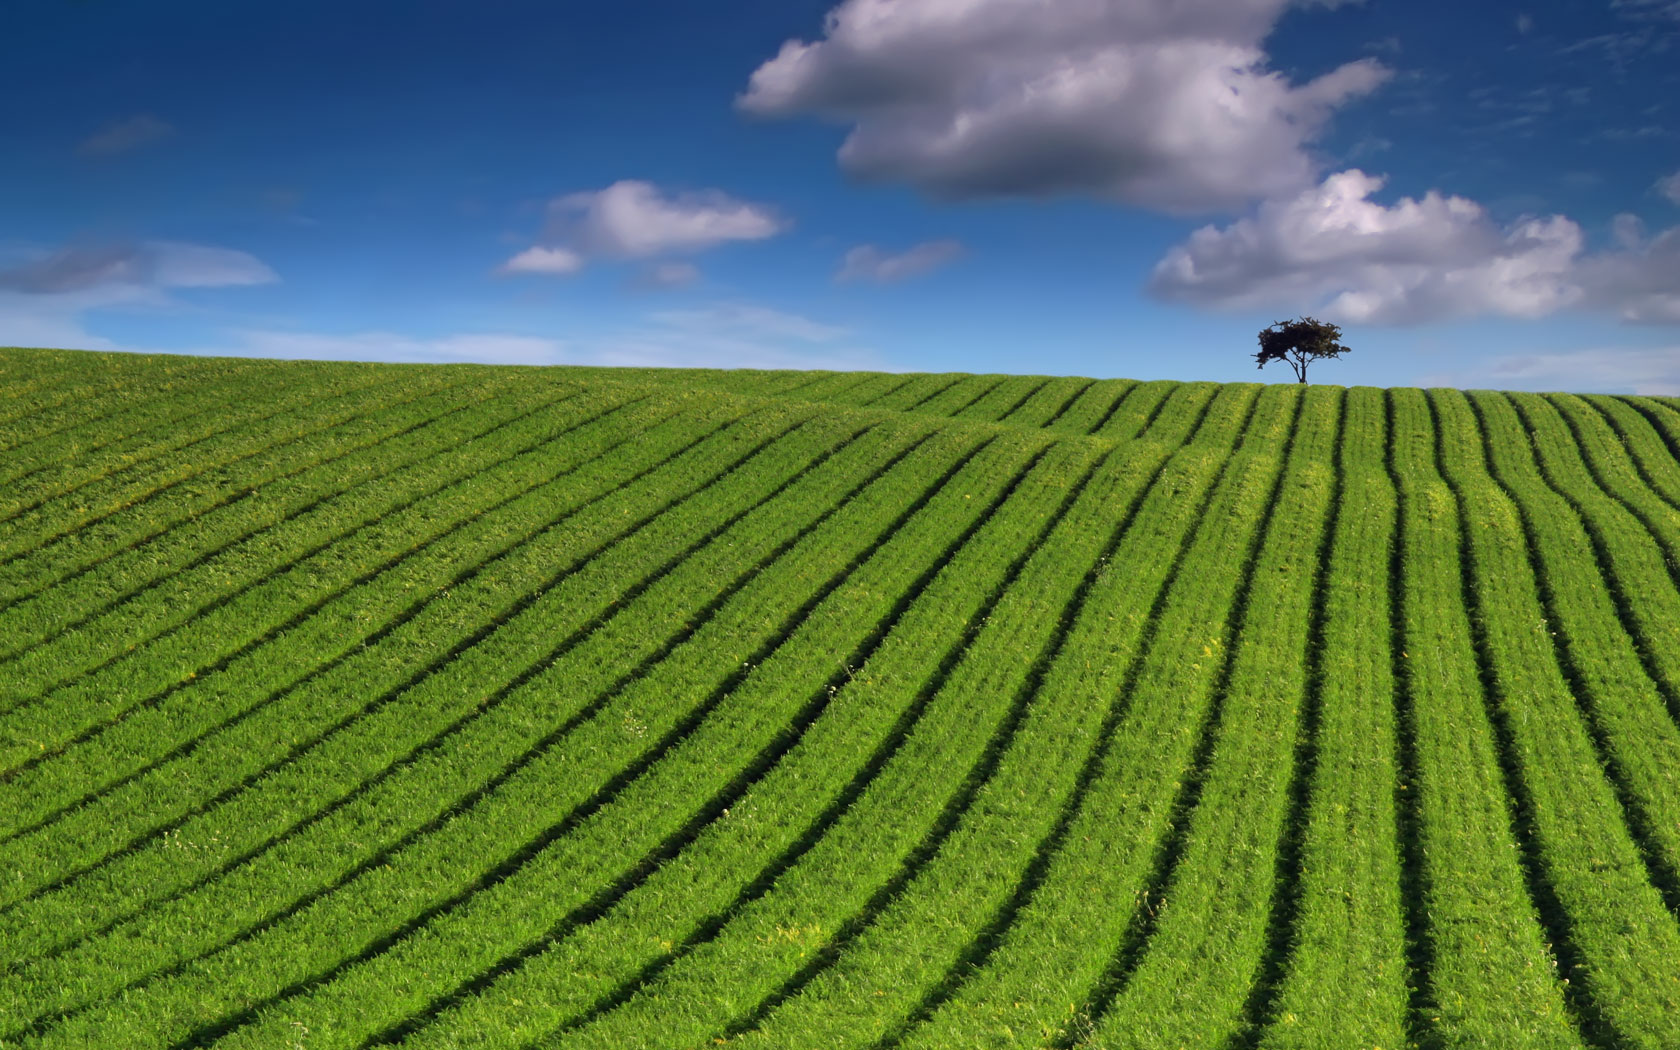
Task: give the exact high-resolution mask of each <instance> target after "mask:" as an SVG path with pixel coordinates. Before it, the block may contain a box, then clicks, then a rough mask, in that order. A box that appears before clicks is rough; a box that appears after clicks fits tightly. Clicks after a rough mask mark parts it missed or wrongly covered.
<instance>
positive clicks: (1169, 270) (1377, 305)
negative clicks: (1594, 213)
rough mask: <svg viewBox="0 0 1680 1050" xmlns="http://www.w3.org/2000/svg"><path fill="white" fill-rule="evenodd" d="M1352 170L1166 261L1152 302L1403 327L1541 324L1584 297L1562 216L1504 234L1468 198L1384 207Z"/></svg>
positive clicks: (1370, 180) (1375, 183)
mask: <svg viewBox="0 0 1680 1050" xmlns="http://www.w3.org/2000/svg"><path fill="white" fill-rule="evenodd" d="M1382 185H1383V180H1382V179H1381V178H1377V177H1373V176H1369V175H1366V174H1365V173H1364V172H1362V171H1359V170H1357V169H1354V170H1349V171H1344V172H1341V173H1339V174H1336V175H1332V176H1330V177H1329V178H1328V179H1326V180H1325V181H1324V182H1323V183H1322V184H1321V185H1320V186H1318V187H1316V188H1314V189H1312V190H1309V191H1307V192H1305V193H1302V194H1300V195H1299V196H1296V197H1294V198H1292V199H1288V200H1281V201H1269V202H1267V203H1265V204H1262V205H1261V206H1260V208H1259V210H1258V212H1257V213H1256V214H1255V215H1254V216H1252V217H1249V218H1244V219H1241V220H1239V221H1237V222H1235V223H1233V224H1231V225H1230V226H1227V227H1225V228H1223V229H1219V228H1216V227H1214V226H1204V227H1202V228H1201V229H1199V230H1196V231H1195V232H1194V233H1192V234H1191V235H1190V239H1189V240H1188V241H1186V242H1185V243H1183V244H1181V245H1178V246H1177V247H1175V248H1173V249H1172V250H1171V251H1169V252H1168V253H1167V256H1166V257H1165V258H1164V259H1162V260H1161V261H1160V262H1159V263H1158V264H1157V265H1156V267H1155V270H1154V272H1153V274H1152V275H1151V278H1150V282H1149V290H1150V291H1151V293H1153V294H1154V295H1156V296H1158V297H1160V298H1163V299H1170V300H1178V301H1182V302H1190V303H1197V304H1201V305H1208V306H1219V307H1236V308H1257V307H1261V306H1271V307H1288V308H1296V307H1306V308H1309V309H1312V310H1316V311H1318V312H1321V313H1323V314H1324V315H1325V316H1326V318H1327V319H1329V320H1340V321H1349V322H1367V323H1375V324H1408V323H1415V322H1421V321H1428V320H1437V319H1442V318H1449V317H1464V316H1471V315H1475V314H1485V313H1492V314H1501V315H1504V316H1508V317H1530V318H1531V317H1540V316H1543V315H1545V314H1548V313H1551V312H1553V311H1555V310H1559V309H1562V308H1565V307H1568V306H1573V305H1576V304H1577V303H1579V302H1580V301H1582V299H1583V298H1584V297H1585V291H1584V289H1583V288H1582V287H1581V285H1580V283H1579V281H1578V275H1577V274H1576V260H1577V256H1578V255H1579V254H1580V252H1581V247H1582V235H1581V230H1580V227H1579V226H1577V225H1576V224H1575V223H1574V222H1571V221H1570V220H1569V219H1567V218H1564V217H1563V216H1561V215H1554V216H1552V217H1550V218H1547V219H1537V218H1524V219H1522V220H1520V221H1518V222H1517V223H1515V224H1514V225H1512V226H1511V227H1510V228H1508V229H1504V230H1501V229H1499V228H1498V227H1496V226H1495V225H1494V223H1493V222H1492V221H1491V220H1490V219H1489V218H1488V216H1487V213H1486V212H1485V210H1484V209H1483V208H1482V207H1481V206H1480V205H1478V204H1476V203H1475V202H1474V201H1470V200H1467V199H1465V198H1463V197H1443V196H1441V195H1440V194H1439V193H1437V192H1435V191H1433V190H1432V191H1430V192H1429V193H1428V194H1426V195H1425V196H1424V197H1423V199H1422V200H1414V199H1413V198H1410V197H1406V198H1402V199H1401V200H1399V201H1398V202H1396V203H1395V204H1393V205H1389V206H1385V205H1382V204H1379V203H1377V202H1375V201H1372V200H1369V199H1368V198H1369V197H1370V195H1371V194H1372V193H1374V192H1375V191H1376V190H1378V189H1379V188H1381V186H1382Z"/></svg>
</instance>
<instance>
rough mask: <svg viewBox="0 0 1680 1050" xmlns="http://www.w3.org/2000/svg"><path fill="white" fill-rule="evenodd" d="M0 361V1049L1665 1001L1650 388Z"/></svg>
mask: <svg viewBox="0 0 1680 1050" xmlns="http://www.w3.org/2000/svg"><path fill="white" fill-rule="evenodd" d="M0 383H3V384H4V387H3V390H4V397H3V399H0V1046H6V1047H32V1048H35V1047H39V1048H55V1050H58V1048H93V1047H99V1048H131V1050H166V1048H169V1050H174V1048H185V1047H200V1046H212V1045H213V1046H216V1047H219V1048H259V1047H261V1048H268V1047H276V1048H278V1047H306V1048H308V1050H360V1048H370V1047H381V1046H388V1045H401V1046H404V1047H410V1048H416V1050H418V1048H427V1050H434V1048H435V1050H442V1048H456V1047H483V1048H497V1050H501V1048H515V1047H518V1048H525V1047H554V1048H562V1047H563V1048H582V1047H590V1048H602V1050H607V1048H611V1050H621V1048H630V1047H649V1048H652V1047H659V1048H666V1047H670V1048H676V1047H695V1048H699V1047H711V1046H727V1047H735V1048H740V1050H746V1048H754V1050H771V1048H776V1050H781V1048H812V1050H817V1048H821V1050H837V1048H843V1047H854V1048H860V1050H861V1048H869V1050H886V1048H903V1050H912V1048H914V1050H933V1048H969V1047H1076V1046H1078V1047H1087V1046H1088V1047H1140V1048H1142V1047H1149V1048H1156V1047H1159V1048H1174V1047H1189V1048H1221V1050H1222V1048H1276V1050H1281V1048H1307V1047H1317V1048H1325V1050H1346V1048H1353V1047H1365V1048H1373V1047H1380V1048H1383V1050H1394V1048H1397V1047H1405V1046H1414V1045H1415V1046H1426V1047H1469V1046H1477V1047H1480V1046H1486V1047H1499V1048H1521V1047H1538V1048H1548V1050H1550V1048H1559V1047H1595V1048H1604V1047H1640V1048H1659V1047H1674V1046H1677V1045H1680V586H1677V581H1680V403H1676V402H1674V401H1671V400H1668V399H1663V398H1650V397H1610V396H1596V395H1595V396H1570V395H1533V394H1503V393H1495V392H1483V391H1477V392H1470V393H1461V392H1457V391H1452V390H1430V391H1422V390H1415V389H1394V390H1387V391H1385V390H1379V389H1375V388H1368V387H1358V388H1352V389H1344V388H1341V387H1335V386H1321V385H1316V384H1315V385H1313V386H1310V387H1300V386H1297V385H1295V384H1279V385H1259V384H1252V383H1232V384H1223V385H1221V384H1213V383H1173V382H1148V383H1134V382H1130V381H1125V380H1103V381H1095V382H1094V381H1090V380H1084V379H1066V378H1056V379H1046V378H1045V377H1010V376H967V375H887V374H873V373H795V372H721V371H705V370H694V371H688V370H682V371H677V370H611V369H582V368H546V369H537V368H507V367H480V366H464V365H448V366H437V365H434V366H419V365H416V366H408V365H368V364H331V363H309V362H289V363H288V362H273V361H257V360H236V359H227V358H189V357H166V356H150V357H148V356H130V355H116V354H111V355H106V354H92V353H76V352H55V351H36V350H4V351H0Z"/></svg>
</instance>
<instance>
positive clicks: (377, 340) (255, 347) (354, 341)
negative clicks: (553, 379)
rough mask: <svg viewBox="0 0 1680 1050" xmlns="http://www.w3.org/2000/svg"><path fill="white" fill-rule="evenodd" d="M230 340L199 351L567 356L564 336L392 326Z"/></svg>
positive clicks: (238, 335)
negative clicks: (432, 333) (441, 332)
mask: <svg viewBox="0 0 1680 1050" xmlns="http://www.w3.org/2000/svg"><path fill="white" fill-rule="evenodd" d="M231 335H232V338H231V339H230V340H229V343H228V345H226V346H217V347H210V348H205V349H202V350H198V351H194V352H195V353H203V354H229V355H233V356H237V357H273V358H281V359H283V360H309V361H398V362H417V363H423V364H436V363H442V362H449V361H461V362H475V363H478V364H501V365H554V364H563V363H566V361H567V355H568V348H567V344H566V343H564V342H562V341H561V340H558V339H546V338H543V337H540V336H529V335H516V334H509V333H499V332H466V333H460V334H456V335H448V336H442V337H439V338H431V339H422V338H416V337H413V336H407V335H401V334H398V333H395V332H388V331H370V332H351V333H325V332H296V331H277V330H263V329H237V330H235V331H234V332H233V333H231Z"/></svg>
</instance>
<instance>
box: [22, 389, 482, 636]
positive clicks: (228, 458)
mask: <svg viewBox="0 0 1680 1050" xmlns="http://www.w3.org/2000/svg"><path fill="white" fill-rule="evenodd" d="M440 378H441V377H440ZM343 401H344V403H343V404H342V405H331V406H324V407H321V408H320V409H319V410H318V411H316V412H312V413H310V418H308V419H307V420H300V421H299V424H298V425H297V426H296V427H295V429H293V430H291V432H290V433H289V434H288V435H287V436H286V437H284V438H279V437H277V436H276V437H274V439H272V440H264V438H265V437H267V436H266V435H257V436H256V440H255V441H253V442H252V444H251V445H249V446H248V447H245V448H239V449H230V450H228V452H226V453H225V454H224V456H223V458H222V461H221V462H217V463H199V464H197V465H195V469H194V470H192V472H190V473H186V474H184V476H181V477H177V478H175V479H174V480H171V481H166V482H163V483H161V484H158V485H156V486H155V487H151V488H149V489H147V490H146V491H144V492H142V493H138V494H136V495H133V496H132V497H131V498H128V499H125V500H123V501H122V502H121V503H120V504H119V505H117V506H115V507H114V508H108V509H107V510H106V511H105V512H104V513H102V514H101V515H100V516H98V517H94V518H89V519H88V520H86V521H83V522H80V523H78V524H76V525H75V526H74V527H73V528H71V529H69V530H66V531H65V532H63V533H62V534H58V535H54V536H43V537H38V538H37V541H36V543H35V545H34V546H33V549H31V550H29V551H27V552H26V553H23V554H22V555H21V556H19V557H18V558H16V559H8V560H7V562H6V563H5V564H4V565H0V612H4V611H8V610H10V609H11V608H12V607H13V606H15V605H17V604H18V603H19V602H22V601H33V602H37V603H39V602H40V601H41V600H42V599H43V598H45V597H46V596H47V593H48V592H49V591H51V590H52V589H53V588H54V587H57V586H59V585H60V584H62V583H63V581H64V580H65V579H66V578H68V577H71V576H75V575H85V574H87V573H89V572H90V571H92V570H96V569H98V570H100V571H99V576H101V577H104V576H106V575H107V574H108V572H109V570H108V569H101V568H100V567H101V566H109V565H110V563H111V561H112V559H115V558H119V557H120V556H122V555H123V554H125V553H127V552H129V551H132V550H135V549H136V548H140V547H142V546H143V545H145V544H146V543H147V542H148V541H152V540H156V539H158V538H159V537H162V536H164V535H166V534H172V535H170V538H169V540H167V541H166V542H169V543H175V544H177V545H179V544H181V543H183V542H184V539H183V537H185V536H186V535H188V534H193V533H196V532H197V531H198V530H199V528H200V527H201V526H202V524H203V523H204V522H205V521H206V519H207V518H208V519H209V520H212V521H213V520H216V518H217V517H225V516H226V512H225V511H224V510H223V508H225V507H227V506H228V505H230V504H233V503H238V502H242V501H246V500H252V499H253V498H254V497H260V496H262V495H265V494H267V492H266V491H265V490H270V489H271V487H272V486H274V485H277V484H284V483H285V482H287V480H288V479H290V478H291V477H293V476H294V475H296V474H299V473H302V472H304V471H306V470H308V469H310V468H312V467H316V466H318V465H319V464H321V463H323V462H330V461H334V460H344V459H346V458H350V459H351V462H354V456H355V454H356V453H357V452H359V451H360V449H361V448H363V447H365V445H366V444H367V443H368V441H367V439H366V438H364V437H362V435H365V434H369V433H374V434H377V433H379V432H380V431H379V428H381V427H382V426H386V425H387V421H388V420H392V421H399V422H395V423H394V425H391V427H390V429H387V430H385V431H384V433H386V434H389V433H391V432H392V430H394V429H396V428H400V427H404V426H406V427H407V428H408V429H414V428H417V427H418V426H420V425H421V424H423V423H424V422H426V421H428V420H430V419H433V418H436V417H438V416H440V415H442V414H444V413H446V412H449V411H452V410H459V409H461V408H464V407H467V406H468V405H469V404H470V403H471V402H470V401H469V400H468V399H466V398H464V397H462V396H461V394H460V392H459V391H458V390H456V389H454V388H452V387H448V386H445V387H442V388H441V389H440V388H439V387H438V385H437V384H436V383H430V384H426V383H422V384H415V385H414V386H411V387H404V386H398V385H396V384H385V385H384V388H383V389H382V390H381V395H380V396H378V397H375V398H369V397H368V396H367V395H366V393H365V392H362V391H356V392H352V393H350V394H348V395H347V397H346V398H344V399H343ZM411 420H412V422H409V421H411ZM358 438H361V440H360V441H358ZM255 502H261V500H260V499H258V500H255ZM241 509H245V508H241ZM218 512H221V513H218ZM208 546H209V544H207V543H204V542H202V541H200V542H199V544H198V546H197V547H196V548H195V553H202V551H203V550H205V549H206V548H207V547H208ZM168 571H171V570H170V569H162V570H161V572H160V574H161V573H162V572H168ZM111 590H112V589H111V588H110V587H107V588H105V591H106V593H107V594H109V593H111ZM43 615H44V616H46V619H47V621H48V622H51V623H65V622H67V620H66V617H64V616H63V615H60V614H51V615H49V614H43ZM33 619H34V621H35V626H36V629H37V632H41V631H42V629H43V628H44V626H45V625H44V624H43V623H42V618H41V617H34V618H33ZM0 635H6V636H8V637H9V639H10V640H11V642H12V644H11V645H8V646H7V655H10V654H11V653H13V652H16V651H17V650H18V649H19V648H22V645H23V639H22V638H21V636H18V635H15V634H14V633H13V632H12V631H10V630H7V629H5V628H0ZM34 640H36V639H33V638H32V639H31V640H30V644H33V641H34Z"/></svg>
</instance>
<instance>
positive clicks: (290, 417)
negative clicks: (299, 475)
mask: <svg viewBox="0 0 1680 1050" xmlns="http://www.w3.org/2000/svg"><path fill="white" fill-rule="evenodd" d="M433 381H434V382H435V380H433ZM376 383H377V374H376V373H373V374H363V375H361V376H358V377H357V381H356V382H355V383H353V384H334V385H331V386H327V385H324V384H311V383H306V384H303V385H302V386H292V385H288V386H282V387H281V388H280V389H277V390H270V391H269V394H268V397H266V398H264V399H262V401H261V402H259V403H257V404H255V405H252V406H250V407H249V408H241V407H238V406H235V407H230V408H223V409H217V410H213V416H212V420H211V421H210V422H209V423H207V424H206V425H205V426H204V427H202V428H193V433H195V434H199V435H200V436H197V437H195V438H194V439H193V440H190V441H187V442H186V443H184V444H182V443H178V442H176V441H173V440H171V441H167V442H164V443H162V444H161V445H160V446H159V447H157V448H154V449H147V450H145V452H144V453H143V454H139V453H130V454H126V455H124V456H123V457H122V458H121V461H120V463H119V465H116V466H114V467H113V469H110V470H108V471H107V472H105V473H103V474H100V475H99V476H97V477H91V478H88V479H86V480H84V481H82V482H80V483H78V484H77V485H76V486H75V487H74V488H71V489H69V490H68V491H66V492H63V493H60V494H58V495H55V496H52V497H50V498H47V499H44V500H42V501H40V502H38V503H35V504H34V505H33V506H30V507H28V508H27V509H23V510H19V511H17V512H15V513H14V514H11V515H8V516H6V518H5V520H4V521H3V522H0V568H10V567H14V566H15V565H16V563H17V561H18V560H19V559H22V558H25V557H27V556H28V555H29V554H31V553H32V552H34V551H36V550H38V549H39V548H41V547H44V546H46V545H48V544H51V543H53V542H54V541H60V540H63V539H65V538H67V537H69V536H70V535H72V534H74V533H81V534H82V535H83V536H84V537H88V538H92V537H98V538H100V539H104V534H105V533H106V532H107V531H108V528H109V527H108V526H106V525H105V524H104V522H105V519H107V518H109V517H110V516H111V515H112V514H116V513H119V512H121V511H123V510H125V509H127V508H129V507H131V506H133V505H134V504H135V503H137V502H141V501H144V500H147V499H149V498H152V497H154V496H156V495H158V494H160V493H166V492H169V491H170V490H171V489H176V488H183V487H184V488H186V489H188V490H189V491H190V490H191V489H192V487H193V482H194V480H195V479H201V478H202V476H203V475H204V474H205V473H207V472H211V471H216V470H218V468H225V467H227V466H229V465H230V464H232V463H235V462H238V460H240V459H242V458H246V457H247V456H250V455H260V454H261V453H263V452H265V451H267V450H268V449H270V448H271V447H272V446H274V445H275V444H278V443H282V442H284V441H286V440H287V439H288V438H296V437H301V436H303V435H306V434H308V433H309V432H310V431H312V430H315V429H319V428H320V426H322V425H323V424H322V423H319V422H316V420H320V419H321V418H322V417H323V416H324V417H325V418H326V419H327V420H330V422H328V423H326V424H325V425H329V426H330V425H332V423H337V422H342V421H343V420H344V419H348V418H352V417H353V416H354V415H355V414H356V409H357V407H358V404H359V403H365V402H366V401H367V400H369V399H368V396H367V392H366V387H368V386H372V385H375V384H376ZM379 386H380V387H381V389H385V388H388V387H391V386H395V384H389V383H386V384H379ZM399 389H400V388H399ZM335 409H336V410H337V411H338V412H339V413H340V414H339V415H337V416H334V415H333V414H332V413H333V412H334V410H335ZM96 525H97V526H100V527H99V528H95V527H94V526H96Z"/></svg>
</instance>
